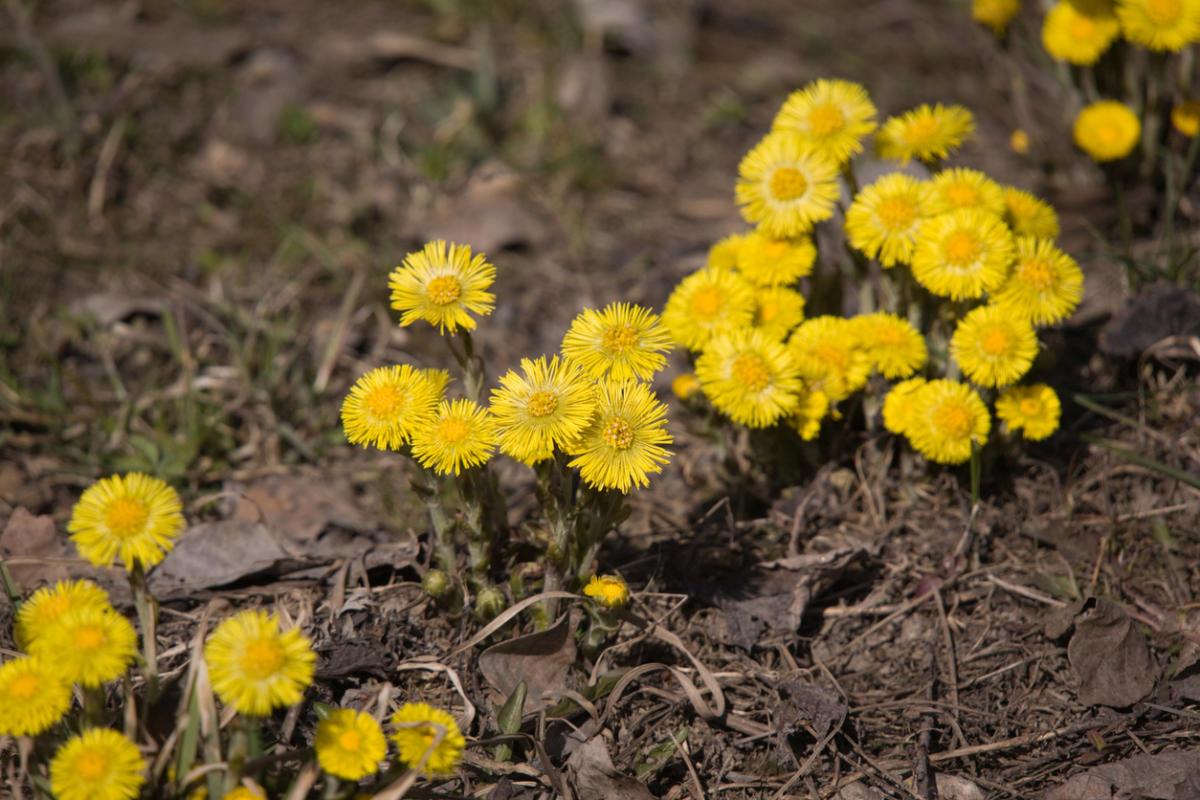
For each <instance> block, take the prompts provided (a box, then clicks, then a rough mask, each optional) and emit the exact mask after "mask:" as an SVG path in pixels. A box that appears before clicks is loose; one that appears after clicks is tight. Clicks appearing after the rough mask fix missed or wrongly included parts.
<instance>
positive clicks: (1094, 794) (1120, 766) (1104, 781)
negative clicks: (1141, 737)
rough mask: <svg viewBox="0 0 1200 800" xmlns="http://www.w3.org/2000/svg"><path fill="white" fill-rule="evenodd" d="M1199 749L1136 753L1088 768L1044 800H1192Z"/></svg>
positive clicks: (1198, 777) (1198, 778) (1199, 775)
mask: <svg viewBox="0 0 1200 800" xmlns="http://www.w3.org/2000/svg"><path fill="white" fill-rule="evenodd" d="M1198 787H1200V750H1173V751H1171V752H1165V753H1155V754H1154V755H1140V756H1134V757H1133V758H1127V759H1124V760H1122V761H1116V762H1114V763H1112V764H1102V765H1101V766H1098V767H1092V768H1091V769H1089V770H1088V771H1086V772H1082V773H1080V774H1078V775H1075V776H1074V777H1072V778H1071V779H1070V780H1068V781H1067V782H1066V783H1064V784H1062V785H1061V786H1058V787H1056V788H1054V789H1051V790H1050V791H1049V792H1047V793H1046V795H1045V798H1044V800H1113V798H1125V797H1137V798H1152V799H1153V800H1196V798H1197V796H1200V795H1197V788H1198Z"/></svg>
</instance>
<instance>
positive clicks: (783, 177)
mask: <svg viewBox="0 0 1200 800" xmlns="http://www.w3.org/2000/svg"><path fill="white" fill-rule="evenodd" d="M807 191H808V179H807V178H805V177H804V173H803V172H801V171H800V170H798V169H796V168H795V167H780V168H779V169H777V170H775V174H773V175H772V176H771V196H772V197H774V198H775V199H776V200H779V201H780V202H787V201H789V200H798V199H800V198H801V197H804V194H805V193H806V192H807Z"/></svg>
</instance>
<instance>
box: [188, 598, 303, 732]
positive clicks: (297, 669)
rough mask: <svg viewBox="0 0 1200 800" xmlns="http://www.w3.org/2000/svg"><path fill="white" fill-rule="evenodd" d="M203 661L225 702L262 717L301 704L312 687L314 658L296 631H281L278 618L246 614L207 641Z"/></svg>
mask: <svg viewBox="0 0 1200 800" xmlns="http://www.w3.org/2000/svg"><path fill="white" fill-rule="evenodd" d="M204 660H205V661H206V662H207V663H208V674H209V678H210V679H211V680H212V686H213V689H214V690H215V691H216V693H217V696H218V697H220V698H221V702H223V703H225V704H226V705H231V706H233V707H234V708H236V709H237V710H238V711H240V712H242V713H243V714H249V715H251V716H255V717H263V716H266V715H267V714H270V713H271V709H273V708H279V707H281V706H290V705H295V704H296V703H299V702H300V700H301V699H302V698H303V697H304V690H305V689H306V688H308V685H309V684H310V683H312V679H313V662H314V661H315V660H316V654H315V653H313V651H312V643H311V642H310V641H309V639H308V637H306V636H304V635H303V634H302V633H300V630H299V629H298V628H291V629H289V630H286V631H281V630H279V619H278V617H276V616H274V615H272V614H267V612H266V611H243V612H241V613H240V614H237V615H235V616H232V617H230V618H229V619H227V620H225V621H224V622H222V623H221V624H220V625H218V626H217V629H216V630H215V631H213V633H212V635H211V636H209V637H208V643H207V644H206V645H205V646H204Z"/></svg>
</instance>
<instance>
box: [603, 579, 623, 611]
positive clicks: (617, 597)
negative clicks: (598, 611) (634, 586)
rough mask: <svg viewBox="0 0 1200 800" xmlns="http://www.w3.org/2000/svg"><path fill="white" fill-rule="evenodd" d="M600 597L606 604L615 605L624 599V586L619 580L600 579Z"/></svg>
mask: <svg viewBox="0 0 1200 800" xmlns="http://www.w3.org/2000/svg"><path fill="white" fill-rule="evenodd" d="M600 597H601V599H602V600H604V602H606V603H607V604H608V605H616V604H617V603H619V602H621V601H623V600H624V599H625V586H624V584H622V583H620V582H619V581H612V580H603V579H601V581H600Z"/></svg>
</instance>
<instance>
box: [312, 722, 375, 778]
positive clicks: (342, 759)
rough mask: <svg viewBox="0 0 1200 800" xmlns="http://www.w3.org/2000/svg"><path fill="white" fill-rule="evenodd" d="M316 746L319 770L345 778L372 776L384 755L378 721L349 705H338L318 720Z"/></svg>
mask: <svg viewBox="0 0 1200 800" xmlns="http://www.w3.org/2000/svg"><path fill="white" fill-rule="evenodd" d="M315 747H316V750H317V763H319V764H320V765H321V769H323V770H325V771H326V772H328V773H329V774H330V775H335V776H337V777H339V778H344V779H346V780H348V781H356V780H358V779H359V778H363V777H365V776H367V775H374V774H375V773H376V772H378V771H379V762H380V760H381V759H382V758H383V757H384V755H386V754H387V740H386V739H385V738H384V737H383V730H382V729H381V728H380V727H379V723H378V722H376V721H375V720H374V718H373V717H371V715H370V714H363V713H362V712H359V711H355V710H354V709H352V708H339V709H337V710H336V711H333V712H331V713H330V715H329V716H328V717H326V718H325V719H323V720H321V721H320V722H319V723H317V734H316V741H315Z"/></svg>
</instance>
